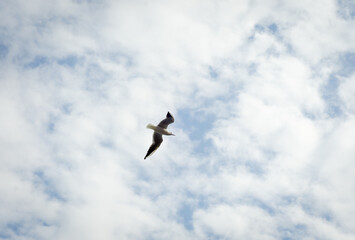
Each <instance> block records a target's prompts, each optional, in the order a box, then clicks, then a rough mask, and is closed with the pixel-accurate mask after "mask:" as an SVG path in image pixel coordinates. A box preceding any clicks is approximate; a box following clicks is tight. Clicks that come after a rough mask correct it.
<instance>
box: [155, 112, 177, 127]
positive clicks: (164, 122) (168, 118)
mask: <svg viewBox="0 0 355 240" xmlns="http://www.w3.org/2000/svg"><path fill="white" fill-rule="evenodd" d="M173 122H174V117H173V115H171V114H170V113H169V112H168V114H166V118H165V119H164V120H162V121H161V122H160V123H159V124H158V126H159V127H161V128H164V129H166V128H168V125H169V124H170V123H173Z"/></svg>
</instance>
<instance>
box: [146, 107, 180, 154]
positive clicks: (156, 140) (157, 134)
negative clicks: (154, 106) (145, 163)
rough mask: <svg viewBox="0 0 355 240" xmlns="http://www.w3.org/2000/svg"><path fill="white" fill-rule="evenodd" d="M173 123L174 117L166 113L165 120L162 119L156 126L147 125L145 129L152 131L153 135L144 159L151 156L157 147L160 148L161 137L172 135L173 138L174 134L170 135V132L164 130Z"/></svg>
mask: <svg viewBox="0 0 355 240" xmlns="http://www.w3.org/2000/svg"><path fill="white" fill-rule="evenodd" d="M173 122H174V117H173V116H172V115H171V114H170V112H168V113H167V114H166V118H165V119H163V120H162V121H161V122H160V123H159V124H158V126H154V125H153V124H150V123H149V124H148V125H147V128H149V129H152V130H154V133H153V142H152V145H150V147H149V149H148V152H147V154H146V155H145V157H144V159H146V158H147V157H148V156H149V155H151V154H152V153H153V152H155V151H156V150H157V149H158V147H159V146H160V144H161V143H162V142H163V135H172V136H175V135H174V134H172V133H171V132H168V130H166V129H167V128H168V126H169V124H171V123H173Z"/></svg>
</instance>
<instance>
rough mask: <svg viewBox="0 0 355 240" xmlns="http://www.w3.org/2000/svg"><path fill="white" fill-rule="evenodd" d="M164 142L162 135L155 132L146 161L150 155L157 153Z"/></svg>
mask: <svg viewBox="0 0 355 240" xmlns="http://www.w3.org/2000/svg"><path fill="white" fill-rule="evenodd" d="M162 142H163V136H162V135H161V134H160V133H157V132H154V133H153V143H152V145H150V147H149V149H148V152H147V154H146V155H145V157H144V159H146V158H147V157H148V156H149V155H151V154H152V153H153V152H155V151H156V150H157V149H158V147H159V146H160V144H161V143H162Z"/></svg>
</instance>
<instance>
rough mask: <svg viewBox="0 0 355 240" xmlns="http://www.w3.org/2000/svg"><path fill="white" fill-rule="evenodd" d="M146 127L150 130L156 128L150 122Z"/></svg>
mask: <svg viewBox="0 0 355 240" xmlns="http://www.w3.org/2000/svg"><path fill="white" fill-rule="evenodd" d="M147 128H149V129H152V130H155V129H156V127H155V126H154V125H153V124H150V123H149V124H148V125H147Z"/></svg>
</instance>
